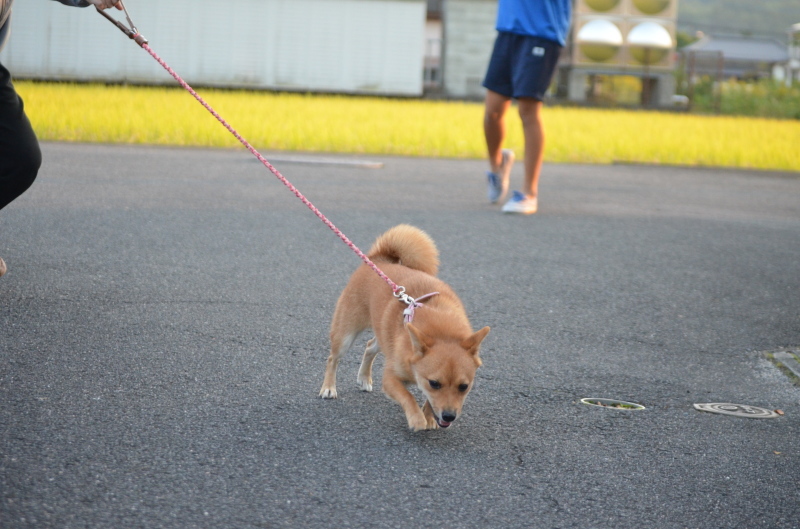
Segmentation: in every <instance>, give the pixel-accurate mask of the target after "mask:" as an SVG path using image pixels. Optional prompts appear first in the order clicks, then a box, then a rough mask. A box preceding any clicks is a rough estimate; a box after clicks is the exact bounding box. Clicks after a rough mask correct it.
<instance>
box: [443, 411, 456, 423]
mask: <svg viewBox="0 0 800 529" xmlns="http://www.w3.org/2000/svg"><path fill="white" fill-rule="evenodd" d="M442 420H443V421H445V422H453V421H455V420H456V414H455V413H450V412H449V411H444V412H442Z"/></svg>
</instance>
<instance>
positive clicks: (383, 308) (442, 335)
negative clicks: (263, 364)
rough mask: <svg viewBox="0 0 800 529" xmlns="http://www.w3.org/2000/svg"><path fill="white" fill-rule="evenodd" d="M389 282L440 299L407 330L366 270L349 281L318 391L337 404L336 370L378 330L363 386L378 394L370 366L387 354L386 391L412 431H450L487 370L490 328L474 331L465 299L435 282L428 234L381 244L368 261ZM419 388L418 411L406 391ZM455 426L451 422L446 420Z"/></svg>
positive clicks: (383, 287) (434, 254)
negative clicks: (364, 335)
mask: <svg viewBox="0 0 800 529" xmlns="http://www.w3.org/2000/svg"><path fill="white" fill-rule="evenodd" d="M367 255H368V256H369V258H370V259H371V260H372V261H373V262H375V264H377V265H378V266H379V267H380V268H381V270H383V272H384V273H386V275H387V276H389V277H390V278H392V280H393V281H394V282H395V283H396V284H398V285H402V286H404V287H405V288H406V293H407V294H408V295H409V296H411V297H413V298H418V297H421V296H423V295H425V294H428V293H431V292H438V293H439V294H437V295H435V296H433V297H431V298H429V299H427V300H425V301H424V302H423V303H424V306H423V307H420V308H418V309H416V312H415V315H414V319H413V322H411V323H409V324H404V323H403V310H404V309H405V308H406V305H405V304H404V303H402V302H400V301H398V299H397V298H395V297H394V296H393V294H392V289H391V288H389V286H388V285H387V284H386V283H385V282H384V281H383V279H381V278H380V276H378V275H377V274H376V273H375V271H374V270H372V269H370V268H369V267H368V266H367V265H362V266H361V267H359V268H358V269H357V270H356V271H355V272H354V273H353V275H352V277H351V278H350V282H349V283H348V284H347V286H346V287H345V289H344V291H343V292H342V294H341V296H339V301H338V302H337V303H336V311H335V312H334V314H333V322H332V323H331V353H330V356H329V357H328V363H327V368H326V370H325V380H324V382H323V384H322V389H321V390H320V392H319V395H320V397H322V398H325V399H335V398H336V368H337V367H338V364H339V360H340V358H341V356H342V355H343V354H344V353H345V352H347V350H348V349H349V348H350V346H351V345H352V344H353V342H354V341H355V339H356V338H357V337H358V335H359V334H361V332H362V331H364V330H366V329H369V328H372V330H373V331H374V333H375V337H374V338H372V339H371V340H369V342H367V348H366V351H364V358H363V360H362V362H361V368H360V369H359V371H358V384H359V386H360V387H361V389H362V390H364V391H372V363H373V361H374V360H375V356H376V355H377V354H378V353H379V352H382V353H383V354H384V356H385V357H386V365H385V367H384V371H383V391H384V393H386V395H388V396H389V397H391V398H392V399H393V400H395V401H396V402H397V403H399V404H400V405H401V406H402V407H403V410H404V411H405V414H406V419H407V420H408V427H409V428H410V429H412V430H415V431H416V430H430V429H435V428H437V427H439V426H442V427H447V426H449V425H450V423H451V422H452V421H453V420H455V418H457V417H458V416H459V415H460V414H461V408H462V406H463V404H464V399H465V398H466V396H467V394H468V393H469V391H470V390H471V389H472V385H473V380H474V378H475V371H476V370H477V369H478V367H480V365H481V359H480V356H479V349H480V345H481V342H482V341H483V339H484V338H485V337H486V335H487V334H488V333H489V327H484V328H483V329H481V330H479V331H478V332H473V331H472V327H471V325H470V323H469V320H468V319H467V315H466V313H465V312H464V308H463V306H462V304H461V300H459V299H458V296H457V295H456V294H455V292H453V290H452V289H451V288H450V287H449V286H448V285H447V284H446V283H444V282H443V281H441V280H440V279H438V278H436V277H435V276H436V273H437V271H438V268H439V252H438V250H437V249H436V245H435V244H434V242H433V240H432V239H431V238H430V237H429V236H428V235H427V234H426V233H425V232H423V231H422V230H420V229H418V228H414V227H412V226H408V225H405V224H401V225H400V226H396V227H394V228H392V229H390V230H389V231H387V232H386V233H384V234H383V235H381V236H380V237H378V239H377V240H376V241H375V244H373V246H372V248H371V249H370V251H369V252H368V254H367ZM409 384H416V385H417V386H418V387H419V388H420V389H421V390H422V392H423V394H424V395H425V397H426V402H425V406H424V407H423V408H422V409H420V407H419V405H418V404H417V401H416V399H415V398H414V396H413V395H412V394H411V393H410V392H409V391H408V389H407V388H406V386H407V385H409ZM448 419H449V420H448Z"/></svg>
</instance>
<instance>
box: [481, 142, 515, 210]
mask: <svg viewBox="0 0 800 529" xmlns="http://www.w3.org/2000/svg"><path fill="white" fill-rule="evenodd" d="M513 166H514V151H512V150H511V149H503V161H502V163H501V164H500V169H499V170H498V172H499V173H500V174H496V173H494V172H492V171H488V172H487V173H486V179H487V180H488V183H489V186H488V190H487V193H486V194H487V196H488V197H489V202H490V203H491V204H497V203H498V202H499V201H501V200H502V199H503V197H504V196H506V192H507V191H508V180H509V177H510V176H511V167H513Z"/></svg>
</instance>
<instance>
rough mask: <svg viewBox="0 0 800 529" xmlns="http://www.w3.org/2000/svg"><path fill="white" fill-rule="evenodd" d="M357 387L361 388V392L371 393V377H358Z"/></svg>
mask: <svg viewBox="0 0 800 529" xmlns="http://www.w3.org/2000/svg"><path fill="white" fill-rule="evenodd" d="M358 387H360V388H361V391H372V377H362V376H361V375H358Z"/></svg>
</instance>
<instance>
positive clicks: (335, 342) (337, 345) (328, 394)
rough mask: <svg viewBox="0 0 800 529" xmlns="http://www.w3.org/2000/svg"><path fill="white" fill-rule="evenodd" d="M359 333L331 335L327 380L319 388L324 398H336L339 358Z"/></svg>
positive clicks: (326, 372) (326, 371)
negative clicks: (339, 335)
mask: <svg viewBox="0 0 800 529" xmlns="http://www.w3.org/2000/svg"><path fill="white" fill-rule="evenodd" d="M359 334H360V333H353V334H346V335H344V336H341V337H338V336H331V354H330V356H328V365H327V366H326V367H325V380H324V381H323V382H322V389H320V390H319V396H320V397H322V398H323V399H335V398H336V396H337V395H336V369H337V368H338V367H339V360H340V359H341V357H342V355H343V354H344V353H346V352H347V350H348V349H350V346H351V345H353V342H355V341H356V338H358V335H359Z"/></svg>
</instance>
